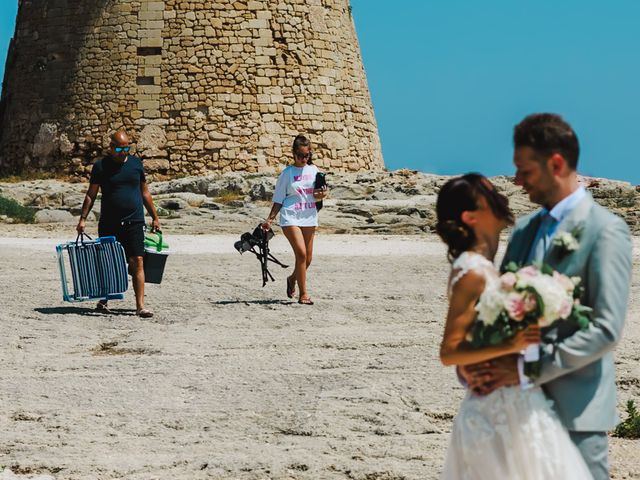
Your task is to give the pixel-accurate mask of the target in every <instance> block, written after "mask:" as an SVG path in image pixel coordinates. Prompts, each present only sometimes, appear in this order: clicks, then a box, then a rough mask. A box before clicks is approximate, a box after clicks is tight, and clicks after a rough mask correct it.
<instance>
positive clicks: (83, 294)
mask: <svg viewBox="0 0 640 480" xmlns="http://www.w3.org/2000/svg"><path fill="white" fill-rule="evenodd" d="M85 236H86V237H87V238H88V239H89V240H88V241H86V240H85V239H84V237H85ZM56 252H57V254H58V267H59V269H60V280H61V282H62V298H63V299H64V301H65V302H82V301H85V300H98V299H100V300H112V299H122V298H124V292H126V291H127V288H128V286H129V284H128V277H127V261H126V258H125V254H124V248H123V247H122V245H120V243H119V242H118V241H116V238H115V237H102V238H97V239H95V240H92V239H91V237H89V235H86V234H82V235H78V237H77V238H76V241H75V242H67V243H63V244H61V245H57V246H56ZM69 277H70V278H71V282H69ZM69 283H71V284H72V285H73V291H72V292H70V291H69Z"/></svg>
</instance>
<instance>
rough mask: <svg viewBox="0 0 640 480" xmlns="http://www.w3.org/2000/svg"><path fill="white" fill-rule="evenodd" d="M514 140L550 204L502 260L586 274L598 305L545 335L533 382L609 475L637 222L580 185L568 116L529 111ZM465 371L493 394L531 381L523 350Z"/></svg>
mask: <svg viewBox="0 0 640 480" xmlns="http://www.w3.org/2000/svg"><path fill="white" fill-rule="evenodd" d="M513 142H514V147H515V151H514V156H513V159H514V160H513V161H514V164H515V166H516V184H517V185H520V186H522V187H523V188H524V190H525V191H526V192H527V194H528V195H529V198H530V199H531V201H532V202H534V203H537V204H538V205H540V206H541V207H542V208H541V209H540V210H538V211H536V212H534V213H533V214H531V215H528V216H526V217H524V218H522V219H520V220H519V221H518V222H517V224H516V226H515V227H514V230H513V233H512V236H511V241H510V242H509V245H508V247H507V252H506V254H505V258H504V261H503V267H504V266H505V265H506V264H507V263H509V262H512V261H514V262H516V263H519V264H526V263H531V262H544V263H546V264H549V265H550V266H551V267H553V268H554V269H555V270H558V271H560V272H562V273H565V274H567V275H569V276H578V277H580V278H581V279H582V282H583V286H584V287H585V293H584V296H583V298H582V299H581V301H582V303H583V304H584V305H587V306H589V307H591V308H593V322H592V324H590V326H589V328H588V330H585V331H582V330H577V329H576V328H574V327H570V326H567V325H561V326H560V327H558V328H554V329H552V330H550V331H547V332H544V333H543V354H542V357H541V360H542V371H541V374H540V377H539V378H537V379H535V381H534V384H535V385H536V386H538V385H539V386H542V388H543V389H544V391H545V393H546V394H547V396H548V397H549V398H551V399H552V400H553V401H554V404H555V409H556V411H557V413H558V415H559V416H560V419H561V420H562V422H563V424H564V426H565V427H566V428H567V430H568V431H569V434H570V436H571V439H572V440H573V442H574V443H575V444H576V446H577V447H578V449H579V450H580V452H581V454H582V456H583V457H584V459H585V461H586V463H587V465H588V466H589V469H590V470H591V473H592V474H593V477H594V479H596V480H605V479H608V478H609V465H608V459H607V454H608V441H607V431H608V430H610V429H612V428H613V427H614V426H615V425H616V423H617V422H618V417H617V414H616V386H615V369H614V363H613V349H614V348H615V346H616V344H617V343H618V342H619V341H620V337H621V335H622V328H623V325H624V320H625V314H626V308H627V301H628V297H629V286H630V283H631V238H630V236H629V229H628V228H627V225H626V224H625V223H624V222H623V221H622V220H621V219H620V218H619V217H617V216H615V215H613V214H612V213H611V212H609V211H608V210H606V209H605V208H603V207H601V206H600V205H598V204H597V203H595V202H594V200H593V198H592V197H591V195H590V194H589V193H588V192H587V191H586V190H585V189H584V187H581V186H580V185H579V183H578V175H577V172H576V167H577V163H578V155H579V152H580V148H579V144H578V138H577V136H576V134H575V132H574V131H573V129H572V128H571V126H570V125H569V124H568V123H567V122H565V121H564V120H563V119H562V117H560V116H559V115H555V114H550V113H540V114H533V115H530V116H528V117H526V118H525V119H524V120H522V122H520V123H519V124H518V125H516V127H515V130H514V135H513ZM573 240H576V241H577V246H576V245H575V243H574V242H573ZM572 244H573V245H572ZM461 373H462V375H463V377H464V378H465V379H466V380H467V382H468V383H469V386H470V388H473V389H474V391H475V392H476V393H480V394H484V395H486V394H488V393H491V392H492V391H493V390H495V389H496V388H499V387H501V386H505V385H517V384H518V383H521V384H523V385H527V384H528V385H530V384H531V381H530V380H529V379H527V377H525V376H524V375H523V374H522V360H521V359H520V358H517V357H515V356H510V357H503V358H502V359H498V360H496V361H494V362H491V363H489V364H487V363H485V364H478V365H472V366H469V367H468V368H465V369H463V370H462V372H461Z"/></svg>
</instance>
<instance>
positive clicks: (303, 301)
mask: <svg viewBox="0 0 640 480" xmlns="http://www.w3.org/2000/svg"><path fill="white" fill-rule="evenodd" d="M298 303H299V304H300V305H313V300H311V299H310V298H309V297H307V298H301V299H300V300H298Z"/></svg>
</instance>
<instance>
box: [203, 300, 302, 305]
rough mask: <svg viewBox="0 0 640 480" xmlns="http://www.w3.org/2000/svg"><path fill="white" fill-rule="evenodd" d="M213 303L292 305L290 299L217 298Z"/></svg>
mask: <svg viewBox="0 0 640 480" xmlns="http://www.w3.org/2000/svg"><path fill="white" fill-rule="evenodd" d="M211 303H212V304H213V305H240V304H244V305H292V304H293V303H296V302H292V301H291V300H219V301H217V302H211Z"/></svg>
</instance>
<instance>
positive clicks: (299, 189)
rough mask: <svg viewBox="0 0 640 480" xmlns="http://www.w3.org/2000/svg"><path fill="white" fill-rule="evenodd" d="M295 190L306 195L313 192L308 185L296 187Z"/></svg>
mask: <svg viewBox="0 0 640 480" xmlns="http://www.w3.org/2000/svg"><path fill="white" fill-rule="evenodd" d="M297 191H298V193H300V194H307V195H309V194H311V193H313V187H309V188H298V189H297Z"/></svg>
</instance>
